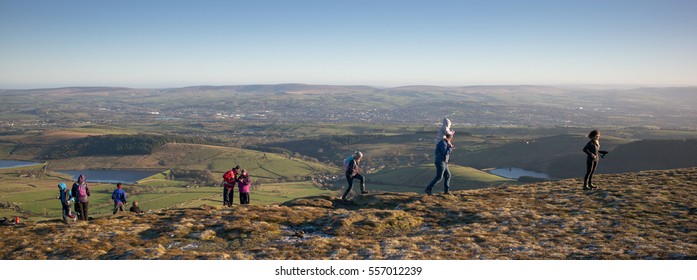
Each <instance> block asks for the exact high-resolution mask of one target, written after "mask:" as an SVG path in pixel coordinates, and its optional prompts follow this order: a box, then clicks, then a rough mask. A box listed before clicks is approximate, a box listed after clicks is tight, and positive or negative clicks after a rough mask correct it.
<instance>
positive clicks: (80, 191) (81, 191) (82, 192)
mask: <svg viewBox="0 0 697 280" xmlns="http://www.w3.org/2000/svg"><path fill="white" fill-rule="evenodd" d="M77 195H78V196H79V197H85V196H87V186H85V184H80V185H78V186H77Z"/></svg>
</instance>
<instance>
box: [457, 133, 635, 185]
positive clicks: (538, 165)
mask: <svg viewBox="0 0 697 280" xmlns="http://www.w3.org/2000/svg"><path fill="white" fill-rule="evenodd" d="M587 142H588V138H587V137H586V136H585V135H575V134H568V135H559V136H550V137H542V138H538V139H533V140H518V141H514V142H511V143H508V144H504V145H502V146H500V147H496V148H491V149H486V150H484V151H481V152H475V153H466V154H457V153H458V151H457V150H455V151H454V153H455V156H453V157H452V161H453V162H455V163H457V164H460V165H466V166H472V167H475V168H479V169H483V168H508V167H517V168H522V169H526V170H533V171H538V172H543V173H547V174H549V175H550V176H551V177H552V178H569V177H576V176H579V175H578V173H583V172H585V169H584V168H585V161H584V160H585V154H584V153H583V152H582V149H583V147H584V146H585V145H586V143H587ZM628 142H630V141H629V140H626V139H621V138H614V137H603V138H602V139H601V144H602V148H603V149H604V150H612V149H614V148H615V147H617V146H618V145H621V144H624V143H628ZM581 175H583V174H581Z"/></svg>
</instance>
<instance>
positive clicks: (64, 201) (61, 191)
mask: <svg viewBox="0 0 697 280" xmlns="http://www.w3.org/2000/svg"><path fill="white" fill-rule="evenodd" d="M58 199H60V201H61V207H62V209H63V210H62V212H63V222H64V223H68V218H71V219H73V222H74V221H75V220H76V217H75V216H73V214H72V213H71V211H70V204H71V203H72V202H73V201H75V199H74V198H73V197H72V196H71V195H70V191H69V190H68V186H66V185H65V183H63V182H60V184H58Z"/></svg>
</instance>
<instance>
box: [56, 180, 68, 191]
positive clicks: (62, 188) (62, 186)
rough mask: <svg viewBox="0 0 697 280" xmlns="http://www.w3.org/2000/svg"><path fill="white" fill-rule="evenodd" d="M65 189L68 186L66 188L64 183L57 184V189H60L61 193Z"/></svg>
mask: <svg viewBox="0 0 697 280" xmlns="http://www.w3.org/2000/svg"><path fill="white" fill-rule="evenodd" d="M67 187H68V186H66V185H65V183H63V182H60V184H58V188H60V189H61V191H62V190H65V189H66V188H67Z"/></svg>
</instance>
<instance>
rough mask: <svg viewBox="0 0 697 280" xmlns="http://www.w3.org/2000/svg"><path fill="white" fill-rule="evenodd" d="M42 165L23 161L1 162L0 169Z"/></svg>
mask: <svg viewBox="0 0 697 280" xmlns="http://www.w3.org/2000/svg"><path fill="white" fill-rule="evenodd" d="M37 164H41V163H40V162H33V161H21V160H4V159H3V160H0V168H13V167H21V166H31V165H37Z"/></svg>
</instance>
